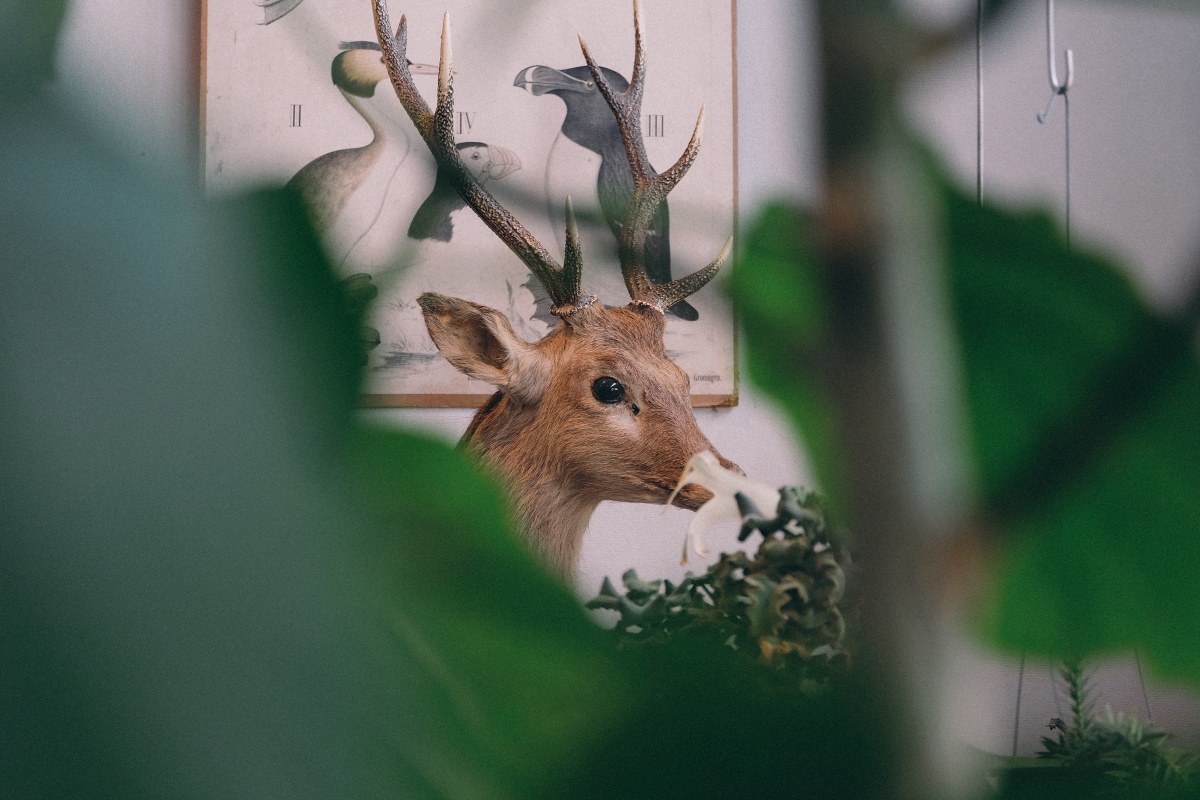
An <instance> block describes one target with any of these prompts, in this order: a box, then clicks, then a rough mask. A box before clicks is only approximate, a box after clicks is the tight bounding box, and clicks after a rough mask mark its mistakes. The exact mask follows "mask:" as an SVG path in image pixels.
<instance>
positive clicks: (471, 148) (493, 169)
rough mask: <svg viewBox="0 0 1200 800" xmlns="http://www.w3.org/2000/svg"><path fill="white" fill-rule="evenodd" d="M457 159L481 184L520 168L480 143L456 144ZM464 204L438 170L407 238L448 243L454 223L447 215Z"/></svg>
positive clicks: (504, 152)
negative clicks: (460, 160)
mask: <svg viewBox="0 0 1200 800" xmlns="http://www.w3.org/2000/svg"><path fill="white" fill-rule="evenodd" d="M458 152H459V156H460V157H461V158H462V161H463V163H464V164H466V165H467V169H469V170H470V171H471V173H472V174H474V175H475V177H476V178H478V179H479V182H480V183H481V184H486V183H487V181H489V180H500V179H501V178H503V177H504V176H506V175H511V174H512V173H514V172H516V171H517V170H519V169H520V168H521V159H519V158H518V157H517V154H516V153H514V152H513V151H511V150H509V149H508V148H506V147H498V146H496V145H489V144H485V143H484V142H459V144H458ZM466 207H467V204H466V203H465V202H464V201H463V199H462V197H460V196H459V194H458V192H457V191H455V189H454V187H453V186H452V185H451V183H450V179H449V178H448V177H447V176H446V174H445V173H444V172H443V171H442V170H441V169H440V168H439V169H438V171H437V179H436V180H435V181H434V183H433V190H432V191H431V192H430V193H429V196H428V197H426V198H425V202H423V203H421V207H420V208H418V209H417V213H416V215H415V216H414V217H413V221H412V224H411V225H409V226H408V235H409V237H411V238H413V239H433V240H436V241H439V242H448V241H450V239H451V237H452V236H453V235H454V221H453V220H452V219H451V216H450V215H451V214H453V213H454V212H455V211H458V210H459V209H462V208H466Z"/></svg>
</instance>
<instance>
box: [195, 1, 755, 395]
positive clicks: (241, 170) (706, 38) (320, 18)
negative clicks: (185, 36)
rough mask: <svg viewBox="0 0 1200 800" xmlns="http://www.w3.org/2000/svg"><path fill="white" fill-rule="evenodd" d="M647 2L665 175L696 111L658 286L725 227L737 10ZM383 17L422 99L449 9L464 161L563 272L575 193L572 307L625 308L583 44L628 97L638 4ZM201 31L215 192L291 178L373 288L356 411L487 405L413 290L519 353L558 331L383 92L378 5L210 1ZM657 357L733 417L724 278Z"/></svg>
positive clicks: (608, 159)
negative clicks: (477, 313) (400, 39)
mask: <svg viewBox="0 0 1200 800" xmlns="http://www.w3.org/2000/svg"><path fill="white" fill-rule="evenodd" d="M642 6H643V27H644V31H645V46H646V59H647V77H646V84H645V100H644V103H643V108H642V120H641V122H642V127H643V132H644V137H645V143H646V148H647V151H648V153H649V157H650V160H651V163H652V164H653V165H654V166H655V167H656V168H657V169H660V170H662V169H666V168H667V167H668V166H670V165H671V164H672V163H674V161H675V159H676V158H678V157H679V155H680V154H681V153H682V152H683V150H684V147H685V146H686V144H687V142H688V139H689V137H690V136H691V134H692V129H693V127H694V125H695V122H696V118H697V115H698V114H699V112H700V109H701V107H702V106H703V108H704V109H705V123H704V139H703V146H702V148H701V151H700V156H699V158H698V160H697V161H696V163H695V164H694V165H693V167H692V169H691V171H690V172H689V173H688V175H687V176H686V177H685V178H684V179H683V182H682V183H681V184H680V185H679V186H678V187H676V189H675V190H674V191H673V192H672V193H671V195H670V197H669V198H668V201H667V204H666V206H665V207H664V208H663V209H662V210H661V211H660V213H659V215H658V217H657V218H656V219H655V220H654V224H653V227H652V229H651V234H650V236H649V237H648V241H647V247H646V261H647V270H648V272H649V273H650V276H651V279H652V280H654V281H655V282H662V281H666V280H669V279H671V278H678V277H680V276H682V275H685V274H687V273H690V272H692V271H695V270H697V269H699V268H700V267H702V266H704V265H705V264H707V263H708V262H709V261H711V260H712V259H713V258H714V257H715V256H716V254H717V253H718V252H719V251H720V250H721V247H722V245H723V244H724V242H725V240H726V239H727V238H728V237H729V236H731V235H733V234H734V232H735V230H734V229H735V226H736V152H735V142H736V135H735V123H736V118H735V95H734V90H735V85H736V83H735V76H734V57H733V56H734V38H735V31H734V25H735V8H734V5H733V3H732V2H731V0H643V3H642ZM389 8H390V11H391V16H392V19H393V20H394V21H398V20H399V19H400V16H401V15H402V14H403V15H406V16H407V19H408V31H409V33H408V39H409V45H408V58H409V61H410V62H411V64H412V66H411V70H412V72H413V74H414V76H415V80H416V83H417V85H418V87H419V88H420V89H421V90H422V92H423V93H424V95H425V98H426V100H427V102H429V103H430V105H433V104H434V102H435V100H436V89H437V63H438V57H439V49H440V33H441V29H442V16H443V13H444V12H449V14H450V19H451V25H452V30H453V46H454V64H453V68H454V89H455V123H454V124H455V135H456V138H457V141H458V147H459V150H460V153H461V154H462V157H463V160H464V162H466V163H467V164H468V165H470V167H471V169H472V171H473V172H474V173H475V174H476V176H477V177H478V178H479V179H480V181H482V182H483V184H484V185H485V186H486V188H487V189H488V190H489V191H491V192H492V194H494V195H495V196H496V197H497V198H498V199H499V201H500V202H501V203H502V204H503V205H505V206H506V207H507V208H508V209H510V210H511V211H512V212H513V213H514V214H516V215H517V217H518V218H519V219H520V220H521V221H522V223H523V224H524V225H525V226H526V227H527V228H528V229H529V230H530V231H531V232H532V233H533V235H534V236H535V237H536V238H537V239H538V241H540V242H541V243H542V244H543V245H544V246H545V247H546V248H547V249H549V250H550V252H551V253H552V254H554V255H555V257H556V258H559V259H560V260H561V257H562V249H563V243H564V235H565V223H564V211H563V207H564V201H565V199H566V197H567V196H568V195H569V196H570V197H571V198H572V201H573V203H574V206H575V209H576V213H577V215H578V217H579V219H580V232H581V236H582V244H583V253H584V265H585V266H584V273H583V284H584V291H585V292H590V293H592V294H595V295H597V296H598V297H599V298H600V299H601V300H602V301H603V302H605V303H606V304H608V305H620V304H624V303H626V302H628V300H629V297H628V294H627V293H626V290H625V288H624V285H623V283H622V280H621V276H620V269H619V265H618V261H617V236H618V232H619V229H620V227H619V226H620V223H619V219H620V216H621V214H622V213H623V209H624V207H625V204H626V202H627V200H628V197H629V192H630V186H631V178H630V173H629V168H628V163H627V161H626V159H625V153H624V148H623V146H622V144H621V140H620V136H619V133H618V131H617V128H616V123H615V122H614V120H613V117H612V114H611V112H610V111H609V109H608V106H607V105H606V104H605V102H604V100H603V98H602V97H601V96H600V94H599V93H598V92H597V91H596V89H595V87H594V85H593V83H592V80H591V76H590V74H589V73H588V70H587V68H586V66H585V65H584V60H583V57H582V55H581V53H580V49H579V41H578V36H579V35H582V36H583V38H584V39H585V40H586V41H587V43H588V46H589V48H590V49H591V52H592V53H593V54H594V55H595V57H596V59H597V61H598V62H599V63H600V64H601V65H602V66H603V67H604V68H605V70H606V71H607V72H606V74H610V78H611V80H612V82H613V83H614V84H615V85H617V86H619V87H622V88H623V87H624V86H625V85H626V79H627V78H628V76H629V74H630V69H631V66H632V63H633V9H632V2H631V0H592V2H587V3H582V2H561V0H555V1H553V2H552V1H551V0H542V1H541V2H529V1H528V0H522V1H521V2H516V1H515V0H514V1H513V2H508V1H507V0H441V2H438V3H430V2H428V0H422V2H419V3H417V2H411V0H409V2H407V3H406V2H405V0H391V2H390V3H389ZM202 35H203V41H204V45H203V54H204V69H203V86H202V87H201V96H202V102H203V113H202V115H201V117H202V121H203V126H204V130H203V147H204V178H205V184H206V189H207V191H208V192H209V193H210V194H213V195H219V194H222V193H227V192H233V191H238V190H243V189H248V188H251V187H254V186H261V185H266V184H282V183H289V184H290V185H291V186H292V187H294V188H295V189H296V191H297V192H298V193H299V194H300V195H301V197H302V198H303V199H304V202H305V204H306V206H307V207H308V209H309V211H310V212H311V216H312V219H313V221H314V224H315V225H316V226H317V227H318V229H319V230H320V232H321V235H322V237H323V240H324V242H325V244H326V247H327V250H328V252H329V254H330V257H331V258H332V260H333V261H334V263H335V264H337V266H338V268H339V269H340V270H341V271H342V273H343V274H345V275H347V276H349V275H354V274H361V273H366V274H368V275H370V276H371V277H370V279H371V282H372V283H373V284H374V285H375V286H377V287H378V289H379V296H378V298H377V299H376V301H375V304H374V306H373V317H372V319H371V321H370V323H371V326H372V327H374V328H376V329H377V330H378V331H379V339H380V342H379V345H378V346H377V347H375V348H374V349H373V350H372V351H371V353H370V362H369V364H368V370H369V372H368V375H369V377H368V385H367V392H368V395H367V397H366V402H368V403H370V404H374V405H444V406H455V405H466V406H470V405H478V404H479V403H481V402H482V401H483V400H484V399H485V398H486V397H487V396H488V395H490V394H491V393H492V391H493V389H492V387H491V386H489V385H487V384H485V383H483V382H480V381H475V380H471V379H468V378H467V377H466V376H464V375H463V374H462V373H460V372H458V371H457V370H455V369H454V368H453V367H451V366H450V365H449V364H448V363H446V362H445V360H444V359H442V358H441V357H440V355H438V353H437V351H436V350H435V348H434V346H433V343H432V341H431V340H430V339H429V336H428V334H427V332H426V330H425V326H424V322H423V319H422V317H421V314H420V309H419V308H418V306H417V304H416V298H417V296H418V295H420V294H421V293H422V292H425V291H436V292H441V293H444V294H448V295H453V296H456V297H462V298H464V299H468V300H471V301H474V302H477V303H482V304H485V305H488V306H491V307H493V308H497V309H500V310H502V311H504V312H506V313H507V315H508V316H509V318H510V319H511V320H512V322H513V324H514V328H515V329H516V331H517V332H518V333H520V334H521V335H523V336H524V337H525V338H527V339H530V340H534V339H537V338H540V337H541V336H542V335H543V334H544V333H545V332H546V331H547V330H548V329H549V328H548V326H550V325H552V324H554V321H555V320H554V318H553V317H551V316H549V314H548V311H549V309H548V303H547V302H546V301H545V299H544V296H543V294H542V292H541V289H540V287H539V285H538V284H537V282H536V281H534V280H532V279H531V278H530V276H529V273H528V270H527V269H526V267H525V266H524V265H523V264H522V263H521V262H520V261H519V260H518V259H517V258H516V256H514V255H513V254H512V253H511V252H510V251H509V250H508V249H507V248H506V247H505V246H504V245H503V244H502V243H501V242H500V241H499V240H498V239H497V238H496V237H495V236H494V235H493V234H492V233H491V232H490V231H489V230H488V229H487V228H486V227H485V226H484V225H483V223H481V222H480V221H479V220H478V219H477V218H476V217H475V215H474V213H473V212H472V211H471V210H470V209H469V208H466V207H465V206H464V205H463V203H462V201H461V200H460V199H459V198H458V196H457V195H456V194H455V193H454V191H453V190H452V189H451V188H450V187H449V186H447V185H446V184H445V182H444V181H441V180H439V176H438V172H437V169H436V167H435V164H434V161H433V158H432V156H431V155H430V154H429V152H428V150H427V149H426V147H425V144H424V142H423V141H422V140H421V138H420V136H419V135H418V134H417V131H416V129H415V128H414V127H413V125H412V123H411V122H410V121H409V120H408V118H407V116H406V115H405V113H404V111H403V109H402V108H401V106H400V103H399V101H398V100H397V99H396V96H395V94H394V92H393V91H392V88H391V85H390V83H389V81H388V77H387V72H386V70H385V68H384V65H383V63H382V59H381V55H380V52H379V47H378V45H377V44H376V42H375V33H374V23H373V20H372V15H371V3H370V0H206V4H205V13H204V18H203V34H202ZM727 269H728V267H727ZM718 283H719V282H718ZM666 346H667V350H668V354H669V355H670V356H671V357H672V358H674V359H675V360H676V362H677V363H678V364H679V365H680V366H681V367H683V368H684V370H686V371H687V372H688V374H689V375H690V376H691V379H692V393H693V402H694V403H695V404H697V405H719V404H726V403H731V402H735V400H736V393H737V389H736V387H737V378H736V350H735V334H734V326H733V322H732V318H731V313H730V309H729V306H728V303H727V301H726V300H725V298H724V297H723V295H722V293H721V291H720V288H719V286H718V284H716V283H714V284H712V285H710V286H709V287H706V288H705V289H703V290H701V291H700V292H698V293H697V294H695V295H692V296H691V297H689V298H688V299H687V300H686V301H683V302H681V303H679V304H678V305H677V306H675V307H672V309H670V311H669V312H668V326H667V334H666Z"/></svg>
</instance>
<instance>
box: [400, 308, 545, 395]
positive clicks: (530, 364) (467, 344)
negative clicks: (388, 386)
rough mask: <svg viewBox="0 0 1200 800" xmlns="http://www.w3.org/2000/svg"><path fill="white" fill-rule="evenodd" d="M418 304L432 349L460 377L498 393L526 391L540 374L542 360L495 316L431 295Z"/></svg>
mask: <svg viewBox="0 0 1200 800" xmlns="http://www.w3.org/2000/svg"><path fill="white" fill-rule="evenodd" d="M417 303H419V304H420V306H421V311H422V312H423V313H424V315H425V327H426V328H428V329H429V336H430V337H431V338H432V339H433V343H434V344H435V345H437V349H438V350H439V351H440V352H441V354H442V355H443V356H445V357H446V360H447V361H449V362H450V363H451V364H453V365H454V367H455V368H456V369H457V370H458V371H459V372H462V373H464V374H466V375H467V376H469V377H471V378H476V379H478V380H481V381H486V382H487V383H490V384H492V385H493V386H497V387H500V388H502V389H523V388H526V387H525V386H524V385H523V384H526V383H528V382H529V381H530V379H531V377H532V374H537V373H541V372H542V370H540V369H539V368H538V366H539V364H540V362H541V361H542V360H543V358H544V356H542V354H541V353H540V352H538V351H537V350H536V349H535V348H534V347H533V345H531V344H530V343H529V342H527V341H525V340H524V339H522V338H521V337H520V336H518V335H517V334H516V333H515V332H514V331H513V329H512V325H511V324H510V323H509V321H508V317H506V316H504V315H503V314H501V313H500V312H499V311H496V310H495V309H493V308H488V307H487V306H481V305H479V304H477V303H471V302H469V301H467V300H459V299H458V298H457V297H447V296H446V295H442V294H434V293H433V292H426V293H425V294H423V295H421V296H420V297H418V298H417ZM517 384H522V385H520V386H518V385H517Z"/></svg>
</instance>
